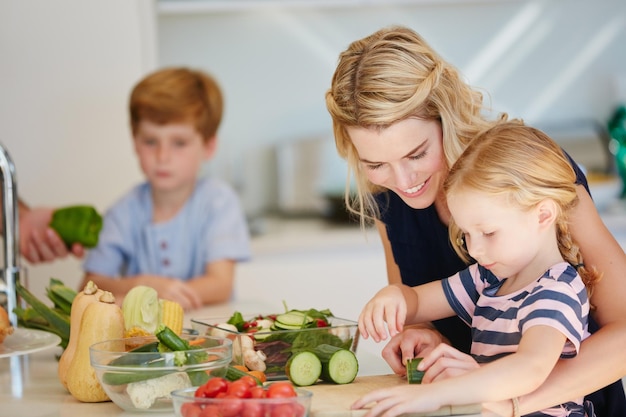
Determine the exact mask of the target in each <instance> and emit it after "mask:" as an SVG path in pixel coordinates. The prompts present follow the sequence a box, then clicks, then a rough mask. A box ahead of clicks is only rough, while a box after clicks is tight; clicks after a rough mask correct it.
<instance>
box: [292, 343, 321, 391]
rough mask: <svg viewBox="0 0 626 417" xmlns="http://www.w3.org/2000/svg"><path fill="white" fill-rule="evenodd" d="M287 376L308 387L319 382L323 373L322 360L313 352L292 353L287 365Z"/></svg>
mask: <svg viewBox="0 0 626 417" xmlns="http://www.w3.org/2000/svg"><path fill="white" fill-rule="evenodd" d="M285 374H286V375H287V378H289V380H290V381H291V382H292V383H293V384H294V385H297V386H299V387H307V386H309V385H313V384H315V383H316V382H317V380H318V379H319V378H320V376H321V374H322V362H321V361H320V358H318V357H317V355H316V354H315V353H313V352H310V351H308V350H305V351H300V352H297V353H294V354H293V355H291V357H290V358H289V360H288V361H287V364H286V365H285Z"/></svg>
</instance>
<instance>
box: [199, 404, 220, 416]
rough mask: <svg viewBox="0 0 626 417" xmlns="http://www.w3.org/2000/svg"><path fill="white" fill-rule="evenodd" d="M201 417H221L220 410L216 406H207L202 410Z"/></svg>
mask: <svg viewBox="0 0 626 417" xmlns="http://www.w3.org/2000/svg"><path fill="white" fill-rule="evenodd" d="M199 417H221V415H220V409H219V407H218V406H217V405H215V404H207V405H205V406H204V408H203V409H202V412H201V413H200V416H199Z"/></svg>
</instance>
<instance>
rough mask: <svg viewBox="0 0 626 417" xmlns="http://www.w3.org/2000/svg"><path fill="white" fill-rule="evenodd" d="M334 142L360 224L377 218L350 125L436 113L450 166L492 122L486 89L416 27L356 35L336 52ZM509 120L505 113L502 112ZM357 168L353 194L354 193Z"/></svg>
mask: <svg viewBox="0 0 626 417" xmlns="http://www.w3.org/2000/svg"><path fill="white" fill-rule="evenodd" d="M326 107H327V109H328V111H329V113H330V115H331V117H332V120H333V130H334V135H335V144H336V146H337V151H338V153H339V155H340V156H341V157H342V158H344V159H346V161H347V163H348V178H347V184H346V194H345V202H346V206H347V207H348V209H349V210H350V211H351V212H353V213H355V214H358V215H359V216H360V218H361V224H364V222H365V220H371V219H372V218H377V217H378V215H379V212H378V208H377V206H376V204H375V201H374V199H373V193H376V192H379V191H382V188H380V187H377V186H375V185H374V184H372V183H370V182H369V181H368V179H367V176H366V175H365V173H364V172H363V171H362V167H361V165H360V163H359V158H358V155H357V152H356V149H355V148H354V146H353V144H352V141H351V140H350V137H349V135H348V133H347V131H346V128H347V127H364V128H367V129H373V130H382V129H385V128H387V127H389V126H390V125H392V124H394V123H396V122H399V121H402V120H405V119H407V118H410V117H419V118H422V119H428V120H437V121H439V122H440V123H441V127H442V131H443V150H444V154H445V156H446V160H447V163H448V166H451V165H452V164H453V163H454V162H455V161H456V159H457V158H458V157H459V155H460V154H461V153H462V152H463V150H464V149H465V147H466V146H467V144H468V143H469V141H470V140H471V139H472V138H473V137H475V136H476V134H477V133H478V132H480V131H482V130H484V129H486V128H488V127H489V126H491V125H492V124H493V123H494V122H493V121H488V120H487V119H486V118H485V117H484V114H483V110H485V108H484V106H483V97H482V94H481V93H480V92H478V91H476V90H474V89H472V88H471V87H470V86H469V85H468V84H467V83H465V82H464V81H463V80H462V79H461V77H460V76H459V73H458V72H457V70H456V69H455V68H454V67H453V66H452V65H450V64H448V63H447V62H446V61H444V60H443V59H442V58H441V57H440V56H439V55H438V54H437V53H436V52H435V51H434V50H433V49H432V48H431V47H430V46H429V45H428V44H427V43H426V42H425V41H424V40H423V39H422V37H421V36H419V35H418V34H417V33H415V32H414V31H412V30H411V29H408V28H405V27H401V26H393V27H389V28H384V29H381V30H379V31H377V32H375V33H374V34H372V35H370V36H367V37H365V38H363V39H361V40H358V41H355V42H353V43H352V44H350V46H349V47H348V49H346V50H345V51H344V52H342V53H341V54H340V56H339V63H338V65H337V68H336V70H335V73H334V75H333V78H332V83H331V87H330V89H329V90H328V91H327V92H326ZM501 118H502V119H506V115H504V114H503V115H502V116H501ZM352 175H354V177H355V180H356V181H355V183H356V196H355V197H354V198H352V196H351V194H350V187H349V185H350V177H351V176H352Z"/></svg>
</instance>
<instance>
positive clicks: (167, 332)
mask: <svg viewBox="0 0 626 417" xmlns="http://www.w3.org/2000/svg"><path fill="white" fill-rule="evenodd" d="M154 335H155V336H156V337H157V339H159V342H161V343H162V344H163V345H164V346H165V347H167V348H168V349H169V350H171V351H178V350H190V349H191V346H189V342H187V341H186V340H185V339H182V338H181V337H180V336H179V335H177V334H176V333H175V332H174V331H173V330H172V329H170V328H169V327H167V326H159V327H158V328H157V331H156V333H155V334H154Z"/></svg>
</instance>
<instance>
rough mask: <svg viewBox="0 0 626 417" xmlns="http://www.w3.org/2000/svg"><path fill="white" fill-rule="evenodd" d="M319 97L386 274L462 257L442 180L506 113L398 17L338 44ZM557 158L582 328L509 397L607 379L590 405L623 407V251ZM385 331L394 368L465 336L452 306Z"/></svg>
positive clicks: (462, 345)
mask: <svg viewBox="0 0 626 417" xmlns="http://www.w3.org/2000/svg"><path fill="white" fill-rule="evenodd" d="M326 104H327V108H328V110H329V112H330V114H331V117H332V120H333V129H334V134H335V140H336V145H337V149H338V152H339V154H340V155H341V156H342V157H343V158H345V159H346V160H347V162H348V166H349V168H350V170H351V173H352V175H353V176H354V177H355V180H356V181H355V182H356V184H357V192H356V195H349V194H347V195H346V200H347V203H348V206H349V207H350V209H351V210H353V211H355V212H356V213H358V214H359V215H360V216H361V218H362V219H363V222H366V221H368V220H373V221H374V222H375V224H376V226H377V227H378V230H379V232H380V235H381V239H382V242H383V246H384V248H385V256H386V260H387V273H388V280H389V283H391V284H393V283H404V284H407V285H411V286H414V285H419V284H424V283H427V282H430V281H434V280H438V279H443V278H445V277H448V276H451V275H453V274H455V273H456V272H458V271H460V270H462V269H463V268H465V266H466V265H465V263H464V261H463V259H462V258H460V257H459V256H458V255H457V253H456V252H455V251H454V250H453V249H452V247H451V245H450V244H449V240H448V224H449V222H450V212H449V210H448V208H447V205H446V204H445V194H444V192H443V182H444V180H445V178H446V177H447V175H448V170H449V167H451V166H452V165H453V164H454V162H455V161H456V160H457V158H458V157H459V156H460V155H461V153H462V152H463V150H464V149H465V148H466V146H467V145H468V143H469V142H470V141H471V139H473V138H474V137H476V135H477V134H478V133H479V132H481V131H484V130H486V129H487V128H489V127H490V126H492V125H494V124H496V123H498V122H500V121H501V120H503V119H506V116H505V115H502V116H501V117H497V118H495V120H491V119H489V118H487V117H486V116H485V113H486V109H485V108H484V106H483V100H482V96H481V94H480V93H478V92H477V91H476V90H474V89H472V88H471V87H470V86H469V85H467V84H466V83H465V82H463V80H462V79H461V77H460V76H459V74H458V72H457V70H456V69H455V68H454V67H453V66H451V65H450V64H448V63H447V62H446V61H444V60H443V59H441V57H440V56H439V55H438V54H437V53H436V52H435V51H434V50H433V49H432V48H431V47H430V46H429V45H428V44H427V43H426V42H425V41H424V40H423V39H422V38H421V37H420V36H419V35H418V34H417V33H415V32H414V31H412V30H410V29H408V28H405V27H390V28H384V29H382V30H379V31H377V32H376V33H374V34H372V35H370V36H367V37H365V38H363V39H361V40H357V41H355V42H353V43H352V44H351V45H349V47H348V48H347V49H346V50H345V51H344V52H342V53H341V54H340V56H339V63H338V65H337V69H336V71H335V74H334V75H333V79H332V85H331V87H330V89H329V90H328V92H327V93H326ZM566 156H567V155H566ZM568 160H569V162H570V165H571V166H572V168H573V169H574V172H575V173H576V179H575V184H576V193H577V195H578V200H579V203H578V204H577V206H576V207H575V208H574V209H573V210H572V213H571V215H570V232H571V235H572V238H573V239H574V240H575V241H577V242H578V243H579V245H580V250H581V253H582V255H583V256H584V258H585V262H586V264H587V265H588V266H593V267H595V268H596V269H597V270H598V271H599V272H600V273H601V274H602V275H603V279H602V280H601V281H600V282H599V283H598V284H597V285H596V288H595V289H594V292H593V294H592V297H591V302H592V304H593V305H595V306H596V309H595V310H594V312H593V313H592V315H591V318H592V320H590V330H591V332H592V333H593V334H592V336H591V337H589V338H588V339H586V340H585V341H584V342H583V343H582V345H581V349H580V352H579V354H578V355H577V357H576V358H575V359H572V360H568V361H560V362H559V363H558V364H557V366H556V367H555V369H554V371H553V372H552V373H551V375H550V377H549V378H548V379H547V381H546V383H545V384H543V385H542V386H541V388H539V389H538V390H536V391H535V392H534V393H532V394H529V395H525V396H523V397H521V398H520V409H521V411H522V413H528V412H531V411H535V410H539V409H542V408H546V407H549V406H551V405H554V404H559V403H563V402H566V401H568V400H569V399H571V398H576V397H578V396H581V395H585V394H590V393H591V392H593V391H595V390H598V389H600V388H602V387H603V386H605V385H607V384H610V386H609V387H607V388H605V389H603V390H601V391H600V392H597V393H595V394H593V402H594V405H595V407H596V412H597V413H598V415H605V416H623V415H626V401H625V399H624V391H623V388H622V385H621V381H619V379H620V378H621V377H622V376H623V375H625V374H626V350H624V349H623V346H626V304H624V303H623V302H621V300H622V299H624V298H626V279H625V278H624V273H623V271H626V255H625V254H624V251H623V250H622V248H621V247H620V245H619V244H618V243H617V241H616V240H615V239H614V238H613V236H612V235H611V234H610V232H609V231H608V229H607V228H606V227H605V225H604V224H603V222H602V220H601V218H600V216H599V214H598V212H597V210H596V209H595V206H594V204H593V201H592V199H591V196H590V194H589V190H588V187H587V182H586V179H585V177H584V174H583V173H582V172H581V171H580V169H579V168H578V166H577V165H576V164H575V162H574V161H572V160H571V158H569V157H568ZM346 192H347V193H348V192H349V190H346ZM598 328H599V330H598ZM596 330H597V332H595V331H596ZM391 336H392V338H391V340H390V341H389V343H388V344H387V346H386V347H385V348H384V349H383V356H384V358H385V360H386V361H387V362H388V363H389V365H390V366H391V368H392V369H393V370H394V371H395V372H396V373H399V374H402V373H404V372H405V370H404V366H403V362H405V361H406V360H407V359H410V358H413V357H415V356H423V355H424V354H425V353H426V352H428V351H429V350H431V349H432V348H433V347H434V346H436V345H438V344H439V343H440V342H442V341H446V342H449V343H450V344H451V345H452V346H454V347H456V348H458V349H461V350H463V351H465V352H469V346H470V342H471V339H470V332H469V328H468V326H466V325H465V324H464V323H463V322H462V321H461V320H459V319H458V318H456V317H452V318H448V319H445V320H441V321H435V322H433V323H432V324H422V325H420V326H419V328H417V329H405V330H404V331H403V332H402V333H399V334H395V335H394V334H392V335H391ZM493 407H502V408H500V409H498V408H494V409H495V410H496V411H498V412H500V413H501V414H502V415H507V413H509V414H510V412H511V408H510V404H509V403H507V402H502V403H499V404H494V405H493Z"/></svg>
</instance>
